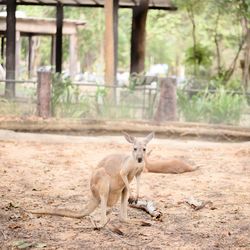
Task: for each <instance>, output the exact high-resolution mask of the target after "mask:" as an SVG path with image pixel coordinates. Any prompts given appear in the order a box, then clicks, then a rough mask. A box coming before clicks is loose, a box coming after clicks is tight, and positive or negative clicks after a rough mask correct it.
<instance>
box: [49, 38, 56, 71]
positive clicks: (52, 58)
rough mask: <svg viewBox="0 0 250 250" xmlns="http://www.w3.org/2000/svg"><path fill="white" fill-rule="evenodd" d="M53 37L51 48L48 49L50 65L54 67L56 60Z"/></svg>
mask: <svg viewBox="0 0 250 250" xmlns="http://www.w3.org/2000/svg"><path fill="white" fill-rule="evenodd" d="M55 40H56V39H55V35H52V36H51V48H50V64H51V65H53V66H55V61H56V60H55V58H56V43H55Z"/></svg>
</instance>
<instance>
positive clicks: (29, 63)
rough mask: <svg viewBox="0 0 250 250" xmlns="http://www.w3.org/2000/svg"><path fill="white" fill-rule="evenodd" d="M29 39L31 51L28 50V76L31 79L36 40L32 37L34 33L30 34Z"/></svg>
mask: <svg viewBox="0 0 250 250" xmlns="http://www.w3.org/2000/svg"><path fill="white" fill-rule="evenodd" d="M28 39H29V41H28V47H29V52H28V76H29V79H30V78H31V75H32V74H31V67H32V59H33V46H34V42H33V39H32V35H29V38H28Z"/></svg>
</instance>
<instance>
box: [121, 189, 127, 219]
mask: <svg viewBox="0 0 250 250" xmlns="http://www.w3.org/2000/svg"><path fill="white" fill-rule="evenodd" d="M120 220H121V221H123V222H127V220H128V190H127V188H126V187H125V188H124V189H123V190H122V194H121V211H120Z"/></svg>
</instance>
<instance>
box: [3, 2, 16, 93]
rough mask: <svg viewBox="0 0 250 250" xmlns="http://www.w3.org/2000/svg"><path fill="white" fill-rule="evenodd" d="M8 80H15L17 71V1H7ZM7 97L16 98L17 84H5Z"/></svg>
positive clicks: (9, 82)
mask: <svg viewBox="0 0 250 250" xmlns="http://www.w3.org/2000/svg"><path fill="white" fill-rule="evenodd" d="M6 22H7V23H6V39H7V41H6V79H7V80H15V70H16V0H8V1H7V18H6ZM5 96H6V97H7V98H14V97H15V82H14V81H8V82H6V84H5Z"/></svg>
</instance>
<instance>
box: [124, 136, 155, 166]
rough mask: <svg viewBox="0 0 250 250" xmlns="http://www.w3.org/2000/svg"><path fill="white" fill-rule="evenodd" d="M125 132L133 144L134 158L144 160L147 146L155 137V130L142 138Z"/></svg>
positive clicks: (138, 160)
mask: <svg viewBox="0 0 250 250" xmlns="http://www.w3.org/2000/svg"><path fill="white" fill-rule="evenodd" d="M123 134H124V137H125V138H126V140H127V141H128V142H129V143H131V144H133V150H132V155H133V158H134V160H135V161H136V162H138V163H142V162H144V157H145V154H146V147H147V144H148V143H149V142H150V141H151V140H152V139H153V138H154V132H151V133H150V134H148V135H147V136H146V138H144V139H140V140H139V139H137V138H135V137H134V136H132V135H129V134H128V133H126V132H123Z"/></svg>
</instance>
